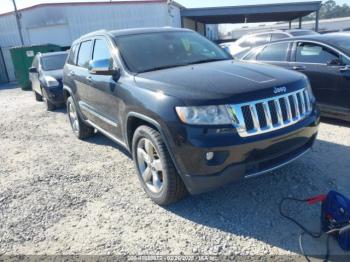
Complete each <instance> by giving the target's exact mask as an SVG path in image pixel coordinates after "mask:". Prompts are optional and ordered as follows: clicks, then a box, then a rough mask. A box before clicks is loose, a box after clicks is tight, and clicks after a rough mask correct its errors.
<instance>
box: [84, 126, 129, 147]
mask: <svg viewBox="0 0 350 262" xmlns="http://www.w3.org/2000/svg"><path fill="white" fill-rule="evenodd" d="M85 121H86V122H87V123H88V124H89V125H91V126H92V127H94V128H96V129H97V130H98V131H99V132H101V133H102V134H104V135H105V136H107V137H108V138H110V139H112V140H113V141H114V142H116V143H118V144H120V145H121V146H123V147H125V148H126V149H128V147H127V146H126V144H125V143H124V142H123V141H121V140H120V139H118V138H116V137H115V136H113V135H112V134H110V133H109V132H108V131H106V130H104V129H103V128H101V127H99V126H97V125H96V124H94V123H93V122H91V121H90V120H85ZM128 150H129V149H128Z"/></svg>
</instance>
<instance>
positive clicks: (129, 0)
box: [0, 0, 167, 16]
mask: <svg viewBox="0 0 350 262" xmlns="http://www.w3.org/2000/svg"><path fill="white" fill-rule="evenodd" d="M166 2H167V0H125V1H113V2H111V1H103V2H62V3H43V4H37V5H33V6H29V7H25V8H21V9H19V10H18V11H21V12H23V11H26V10H30V9H35V8H41V7H47V6H79V5H103V4H111V5H120V4H147V3H166ZM13 13H14V11H11V12H6V13H2V14H0V16H4V15H9V14H13Z"/></svg>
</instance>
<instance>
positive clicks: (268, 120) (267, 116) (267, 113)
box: [262, 102, 272, 128]
mask: <svg viewBox="0 0 350 262" xmlns="http://www.w3.org/2000/svg"><path fill="white" fill-rule="evenodd" d="M262 105H263V108H264V113H265V119H266V123H267V126H266V128H271V127H272V118H271V111H270V107H269V104H268V103H267V102H263V103H262Z"/></svg>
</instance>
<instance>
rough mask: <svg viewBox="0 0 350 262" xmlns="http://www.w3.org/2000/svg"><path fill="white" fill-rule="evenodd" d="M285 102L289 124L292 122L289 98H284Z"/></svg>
mask: <svg viewBox="0 0 350 262" xmlns="http://www.w3.org/2000/svg"><path fill="white" fill-rule="evenodd" d="M284 101H285V103H286V107H287V120H288V122H290V121H292V109H291V107H290V103H289V99H288V96H286V97H284Z"/></svg>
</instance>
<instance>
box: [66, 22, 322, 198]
mask: <svg viewBox="0 0 350 262" xmlns="http://www.w3.org/2000/svg"><path fill="white" fill-rule="evenodd" d="M63 80H64V93H65V97H66V99H67V110H68V116H69V121H70V123H71V126H72V129H73V131H74V133H75V135H76V136H77V137H78V138H80V139H84V138H87V137H89V136H92V135H94V133H95V129H97V130H98V131H100V132H101V133H103V134H105V135H106V136H108V137H109V138H111V139H112V140H114V141H116V142H118V143H119V144H121V145H122V146H124V147H125V148H126V149H127V150H129V151H130V152H131V153H132V156H133V159H134V162H135V165H136V168H137V171H138V176H139V179H140V182H141V184H142V186H143V188H144V189H145V191H146V192H147V194H148V195H149V196H150V197H151V198H152V199H153V201H155V202H156V203H158V204H160V205H165V204H169V203H171V202H174V201H176V200H178V199H180V198H181V197H183V196H184V195H185V194H186V192H187V191H189V192H190V193H201V192H204V191H207V190H210V189H213V188H216V187H219V186H221V185H224V184H227V183H229V182H232V181H235V180H237V179H241V178H249V177H254V176H257V175H261V174H263V173H266V172H268V171H271V170H273V169H275V168H278V167H280V166H282V165H284V164H286V163H289V162H291V161H292V160H294V159H296V158H297V157H299V156H301V155H302V154H304V153H305V152H306V151H308V149H309V148H310V147H311V146H312V144H313V142H314V140H315V138H316V134H317V130H318V123H319V113H318V110H317V109H316V107H315V99H314V96H313V94H312V92H311V88H310V85H309V82H308V80H307V78H306V77H305V76H303V75H302V74H299V73H296V72H291V71H288V70H285V69H281V68H277V67H276V68H275V67H270V66H265V65H254V64H246V63H238V62H234V61H232V59H231V57H230V56H229V55H228V54H227V53H226V52H224V51H223V50H222V49H221V48H219V47H218V46H216V45H215V44H213V43H212V42H210V41H209V40H207V39H206V38H204V37H202V36H200V35H199V34H197V33H195V32H193V31H191V30H185V29H171V28H157V29H154V28H149V29H129V30H119V31H109V32H106V31H99V32H94V33H91V34H88V35H85V36H82V37H81V38H80V39H78V40H76V41H75V42H74V43H73V45H72V48H71V51H70V54H69V58H68V60H67V63H66V65H65V67H64V78H63Z"/></svg>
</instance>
